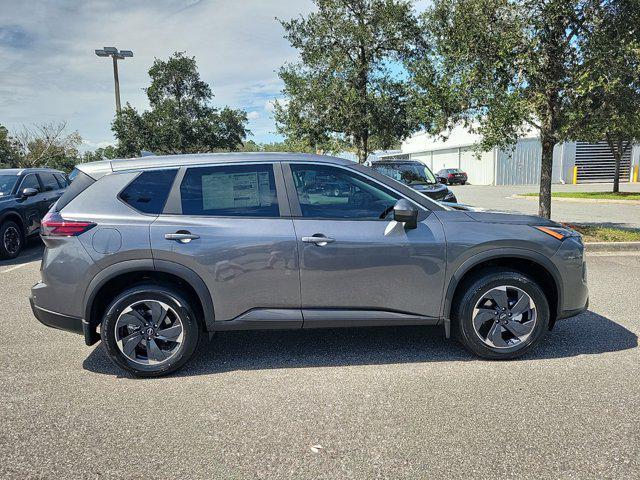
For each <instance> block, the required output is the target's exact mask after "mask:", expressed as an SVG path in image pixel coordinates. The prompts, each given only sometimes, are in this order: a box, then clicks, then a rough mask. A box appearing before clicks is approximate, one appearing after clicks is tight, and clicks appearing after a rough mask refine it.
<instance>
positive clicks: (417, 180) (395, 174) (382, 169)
mask: <svg viewBox="0 0 640 480" xmlns="http://www.w3.org/2000/svg"><path fill="white" fill-rule="evenodd" d="M371 168H373V169H374V170H375V171H376V172H379V173H381V174H383V175H386V176H387V177H391V178H393V179H394V180H397V181H399V182H402V183H404V184H405V185H407V186H409V187H411V188H413V189H414V190H416V191H418V192H420V193H422V194H423V195H426V196H427V197H429V198H432V199H433V200H437V201H439V202H449V203H457V201H458V199H457V198H456V196H455V195H454V193H453V192H452V191H451V190H449V189H448V188H447V187H446V186H445V185H443V184H442V183H441V182H439V181H438V179H437V178H436V177H435V175H434V174H433V172H432V171H431V170H430V169H429V167H427V166H426V165H425V164H424V163H422V162H418V161H416V160H377V161H374V162H371Z"/></svg>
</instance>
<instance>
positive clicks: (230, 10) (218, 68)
mask: <svg viewBox="0 0 640 480" xmlns="http://www.w3.org/2000/svg"><path fill="white" fill-rule="evenodd" d="M427 3H428V0H419V3H418V4H419V5H420V9H422V8H423V5H424V4H427ZM311 9H313V4H312V2H311V0H271V1H264V0H243V1H234V0H210V1H204V0H199V1H194V0H136V1H135V2H132V1H129V0H86V1H83V0H56V1H51V0H29V1H28V2H27V1H24V0H0V11H2V15H1V16H0V59H2V60H1V61H0V124H4V125H6V126H7V127H8V128H9V129H11V130H15V129H19V128H20V127H21V126H22V124H32V123H34V122H44V121H62V120H64V121H67V124H68V129H69V130H78V131H79V133H80V134H81V135H82V136H83V138H85V140H86V141H87V143H86V144H85V145H86V147H85V148H94V147H93V146H94V145H106V144H108V143H110V142H112V141H113V135H112V132H111V129H110V126H111V121H112V119H113V114H114V109H115V100H114V91H113V75H112V68H111V62H110V60H109V59H104V58H99V57H97V56H95V54H94V53H93V51H94V49H96V48H102V47H104V46H115V47H118V48H121V49H128V50H132V51H133V52H134V57H133V58H131V59H126V60H124V61H122V62H120V63H119V68H120V91H121V96H122V102H123V103H126V102H129V103H131V104H132V105H133V106H134V107H136V108H138V109H145V108H147V107H148V105H147V100H146V96H145V94H144V91H143V88H145V87H146V86H148V84H149V78H148V75H147V71H148V69H149V67H150V66H151V64H152V63H153V60H154V58H163V59H164V58H167V57H168V56H169V55H171V54H172V53H173V52H175V51H185V52H187V54H188V55H192V56H195V57H196V60H197V62H198V67H199V71H200V74H201V76H202V78H203V79H204V80H205V81H207V82H208V83H209V84H210V85H211V86H212V89H213V92H214V95H215V98H214V104H215V105H216V106H222V105H229V106H231V107H233V108H242V109H244V110H246V111H247V112H250V114H249V115H251V117H252V118H251V119H250V122H249V128H250V129H251V130H252V132H253V134H254V136H253V139H254V140H257V141H273V140H276V139H277V138H278V137H277V136H276V135H275V133H274V130H275V126H274V122H273V99H275V98H280V97H281V90H282V82H281V81H280V79H279V78H278V76H277V70H278V69H279V67H280V66H281V65H282V64H284V63H285V62H292V61H295V60H296V52H295V50H293V49H292V48H291V47H290V46H289V44H288V42H287V41H286V40H285V39H284V38H283V33H284V32H283V29H282V26H281V25H280V24H279V23H278V22H277V20H276V19H275V18H276V17H278V18H282V19H290V18H293V17H296V16H298V15H301V14H302V15H304V14H306V13H308V12H309V11H310V10H311ZM256 113H257V115H256Z"/></svg>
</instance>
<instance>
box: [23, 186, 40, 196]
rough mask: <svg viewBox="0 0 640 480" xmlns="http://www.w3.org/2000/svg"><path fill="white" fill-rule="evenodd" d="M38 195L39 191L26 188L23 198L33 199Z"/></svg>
mask: <svg viewBox="0 0 640 480" xmlns="http://www.w3.org/2000/svg"><path fill="white" fill-rule="evenodd" d="M37 194H38V190H36V189H35V188H25V189H24V190H22V198H29V197H33V196H35V195H37Z"/></svg>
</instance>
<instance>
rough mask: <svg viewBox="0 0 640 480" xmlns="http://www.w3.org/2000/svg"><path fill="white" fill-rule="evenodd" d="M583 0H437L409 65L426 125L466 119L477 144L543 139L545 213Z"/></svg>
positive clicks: (566, 117)
mask: <svg viewBox="0 0 640 480" xmlns="http://www.w3.org/2000/svg"><path fill="white" fill-rule="evenodd" d="M588 3H589V2H588V1H584V0H546V1H540V0H436V1H435V2H434V5H433V7H432V8H431V9H430V10H429V11H428V12H427V13H426V15H425V16H424V18H423V27H424V29H425V31H426V32H427V42H426V44H427V45H428V46H429V48H426V49H425V50H424V51H423V52H421V54H420V55H419V56H418V57H417V59H416V60H415V61H414V62H412V63H411V64H410V70H411V72H412V78H413V80H414V83H415V85H416V87H417V88H416V97H417V101H416V102H415V106H416V109H415V112H414V114H415V115H416V117H417V118H418V119H419V120H420V123H421V124H422V125H423V126H425V127H426V128H427V129H429V130H432V131H433V130H437V129H438V128H442V127H451V126H452V125H454V124H456V123H464V124H466V125H467V126H468V127H469V128H471V129H474V130H476V131H477V132H478V133H480V134H482V136H483V140H482V143H481V145H480V148H484V149H487V148H490V147H494V146H499V147H504V148H506V147H510V146H513V145H514V144H515V143H516V141H517V139H518V137H519V136H521V135H522V134H523V133H524V132H525V131H527V130H535V131H537V133H538V134H539V136H540V141H541V143H542V162H541V171H540V199H539V209H538V214H539V215H540V216H542V217H545V218H550V216H551V175H552V168H553V147H554V145H555V144H557V143H559V142H562V141H564V140H565V139H567V138H568V137H569V136H570V134H569V130H570V128H569V127H570V122H571V118H572V112H573V111H574V110H575V105H574V102H572V101H571V94H570V92H572V91H573V90H574V89H575V86H576V73H577V71H578V69H579V67H580V61H581V58H580V55H579V49H580V44H581V41H582V40H581V36H583V35H584V30H583V29H582V28H581V25H582V23H583V22H584V17H585V8H586V7H588Z"/></svg>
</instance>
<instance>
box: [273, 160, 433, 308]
mask: <svg viewBox="0 0 640 480" xmlns="http://www.w3.org/2000/svg"><path fill="white" fill-rule="evenodd" d="M284 171H285V175H286V178H287V189H288V192H289V194H290V195H291V197H292V198H291V199H292V205H291V209H292V211H293V212H294V213H295V214H296V215H297V217H298V218H295V219H294V226H295V231H296V235H297V238H298V251H299V258H300V284H301V296H302V307H303V309H313V308H318V309H359V310H386V311H395V312H404V313H411V314H415V315H423V316H433V317H438V316H439V315H440V304H441V301H440V300H441V297H442V289H443V283H444V267H445V241H444V234H443V228H442V225H441V223H440V221H439V220H438V219H437V218H436V216H435V215H429V213H430V212H428V211H425V210H424V209H422V208H421V209H420V210H421V213H420V218H421V219H422V220H421V221H419V222H418V226H417V228H415V229H406V228H405V225H404V224H401V223H397V222H395V221H393V220H391V219H390V218H391V216H392V215H393V214H392V213H387V212H389V208H390V207H392V206H393V205H394V204H395V202H396V201H397V200H398V199H399V198H402V195H400V194H399V193H398V192H396V191H394V190H392V189H390V188H389V187H388V186H385V185H382V184H380V183H379V182H378V181H376V180H374V179H372V178H369V177H367V176H365V175H363V174H361V173H360V172H356V171H354V170H351V169H349V168H346V167H335V166H327V165H315V164H302V163H300V164H295V163H292V164H290V166H289V167H288V168H285V169H284ZM336 184H338V185H341V187H340V190H341V191H340V194H339V195H338V196H335V195H331V193H332V190H331V188H327V185H329V186H330V187H332V186H334V185H336ZM327 191H328V192H329V194H328V195H327V193H326V192H327ZM385 213H387V216H386V217H385ZM381 216H382V217H384V218H383V219H381V218H380V217H381ZM318 237H322V238H318ZM345 320H346V319H345Z"/></svg>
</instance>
